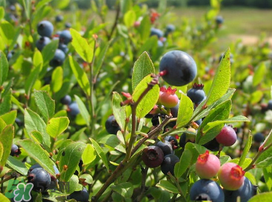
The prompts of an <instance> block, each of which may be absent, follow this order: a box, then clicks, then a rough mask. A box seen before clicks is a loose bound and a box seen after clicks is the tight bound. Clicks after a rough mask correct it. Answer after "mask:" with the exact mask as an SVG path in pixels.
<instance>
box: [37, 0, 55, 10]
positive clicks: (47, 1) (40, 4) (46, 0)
mask: <svg viewBox="0 0 272 202" xmlns="http://www.w3.org/2000/svg"><path fill="white" fill-rule="evenodd" d="M50 1H52V0H41V1H39V2H38V3H37V5H36V6H35V8H36V10H39V9H40V8H41V7H43V6H44V5H46V4H48V3H49V2H50Z"/></svg>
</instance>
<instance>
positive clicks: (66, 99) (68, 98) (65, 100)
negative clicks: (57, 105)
mask: <svg viewBox="0 0 272 202" xmlns="http://www.w3.org/2000/svg"><path fill="white" fill-rule="evenodd" d="M60 102H61V104H64V105H69V104H71V102H72V98H71V96H70V95H65V96H64V97H63V98H61V100H60Z"/></svg>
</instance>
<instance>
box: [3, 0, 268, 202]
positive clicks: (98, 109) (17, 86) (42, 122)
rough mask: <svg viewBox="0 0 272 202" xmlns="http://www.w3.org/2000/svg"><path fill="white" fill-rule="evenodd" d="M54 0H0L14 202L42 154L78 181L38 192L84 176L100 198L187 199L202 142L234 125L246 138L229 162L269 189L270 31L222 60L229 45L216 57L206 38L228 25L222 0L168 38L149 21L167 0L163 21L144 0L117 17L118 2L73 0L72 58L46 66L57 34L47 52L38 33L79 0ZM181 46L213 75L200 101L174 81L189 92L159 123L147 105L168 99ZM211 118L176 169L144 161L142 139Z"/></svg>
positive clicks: (77, 186) (61, 196) (43, 160)
mask: <svg viewBox="0 0 272 202" xmlns="http://www.w3.org/2000/svg"><path fill="white" fill-rule="evenodd" d="M3 2H5V1H3ZM50 2H51V1H50V0H43V1H30V0H22V1H18V2H16V1H15V2H13V1H11V2H10V3H12V5H15V10H11V9H10V7H9V6H11V5H9V4H8V3H9V2H7V4H5V3H3V5H1V6H2V7H0V19H1V23H0V50H1V51H0V92H1V93H0V157H1V158H0V159H1V161H0V168H1V174H0V175H1V177H2V178H1V192H2V193H4V194H0V200H1V201H4V202H5V201H9V200H8V199H7V197H6V196H5V193H6V192H7V191H10V190H8V184H9V180H12V179H13V178H14V177H16V178H18V179H20V180H22V181H24V182H27V178H26V176H27V173H28V169H29V168H30V167H31V166H32V165H34V164H36V163H38V164H40V165H41V166H42V167H43V168H44V169H45V170H46V171H47V172H49V173H50V174H51V175H53V176H55V177H56V178H57V179H58V180H59V183H66V184H67V183H68V184H69V189H64V190H63V189H61V188H60V186H59V185H58V186H57V187H56V190H48V193H47V195H43V194H42V193H38V192H34V191H33V192H32V197H33V199H35V200H37V201H42V200H44V199H45V198H47V199H48V200H50V201H64V200H66V198H67V196H69V195H70V194H71V193H73V192H74V191H78V190H82V187H86V188H87V190H88V191H89V194H90V200H93V201H132V200H135V201H150V200H153V201H169V200H170V199H171V200H172V201H182V200H183V201H188V200H189V196H188V195H189V190H190V187H191V186H192V184H193V183H194V182H195V181H196V180H197V179H198V177H197V175H196V174H195V171H194V164H195V162H196V159H197V156H198V155H199V154H201V153H203V152H204V151H206V148H205V147H204V146H203V145H204V144H205V143H207V142H209V141H210V140H212V139H213V138H214V137H215V136H216V135H217V134H218V133H219V131H220V130H221V128H222V127H223V125H224V124H233V125H234V126H235V127H237V128H238V129H241V130H240V132H239V133H238V135H239V138H240V140H239V143H238V144H236V145H234V146H233V147H231V148H223V150H222V151H220V160H221V163H222V164H223V163H225V162H227V161H233V162H236V163H237V164H239V165H240V166H241V167H242V168H243V169H245V170H246V171H247V172H246V176H247V177H248V178H249V179H250V180H251V181H252V183H253V184H255V185H258V186H259V192H260V194H258V195H257V196H256V197H253V198H252V200H251V201H252V202H254V201H259V200H263V201H264V202H265V201H268V200H269V197H270V196H269V195H271V193H270V192H269V191H271V190H272V184H271V180H270V179H271V172H272V170H271V157H270V150H271V147H270V146H271V137H270V136H271V135H270V133H269V131H270V128H269V123H270V122H271V118H270V117H271V111H270V110H264V107H262V106H263V105H264V104H267V103H268V101H269V100H270V86H271V84H272V81H271V79H270V78H269V71H271V69H270V67H269V65H270V63H269V60H270V58H269V53H270V49H269V46H268V45H267V44H265V43H263V42H262V41H260V44H259V46H256V47H254V48H252V47H245V46H243V45H241V44H240V43H239V42H236V43H234V44H231V46H230V49H229V50H227V51H226V53H225V57H222V59H221V62H220V64H219V62H218V58H219V56H220V55H221V53H218V54H217V55H216V56H214V55H213V54H212V52H211V51H210V50H207V49H205V48H206V46H207V45H208V44H210V43H212V42H213V41H215V40H216V33H217V32H218V31H220V29H219V27H217V26H216V24H215V22H214V18H215V17H216V15H217V14H218V13H219V8H220V3H219V2H220V1H215V0H213V1H211V9H210V11H209V12H208V13H207V14H206V15H205V16H204V18H203V21H202V22H201V24H200V25H197V24H194V23H191V22H190V19H185V20H183V21H182V22H181V24H179V26H177V29H176V30H175V31H174V32H173V33H171V34H169V35H167V36H165V40H166V42H164V44H163V45H162V46H161V45H159V43H158V40H160V39H158V37H157V36H155V35H154V36H150V30H151V28H152V27H157V28H161V29H164V28H165V27H166V24H165V23H164V21H165V20H166V19H167V20H169V18H167V16H168V15H169V11H167V9H166V7H165V5H166V3H165V2H166V1H160V6H159V12H160V17H159V18H158V19H156V20H155V21H151V20H150V15H151V13H152V12H153V13H154V11H152V10H150V9H149V8H148V7H147V6H146V5H144V4H143V5H141V6H140V5H138V4H137V3H136V2H135V1H132V0H120V1H116V10H115V11H114V12H116V15H115V17H114V18H115V20H114V21H113V22H112V23H110V24H108V23H107V22H108V20H107V16H108V15H111V14H112V13H109V9H108V7H107V6H106V4H104V3H103V1H98V3H97V2H96V3H95V2H94V1H92V8H91V9H90V10H87V11H86V12H81V11H78V10H77V8H76V4H73V5H72V6H70V11H68V12H71V13H73V18H72V17H71V15H70V14H67V15H65V14H64V19H65V20H67V21H69V22H71V24H72V28H70V33H71V35H72V39H73V40H72V42H71V43H70V44H69V46H68V48H69V51H68V53H66V54H67V57H66V59H65V61H64V63H63V65H62V66H59V67H56V68H53V69H51V70H50V71H48V67H49V62H50V60H51V59H52V58H53V57H54V53H55V50H56V49H57V47H58V39H56V40H52V41H51V42H50V43H49V44H48V45H46V46H45V47H44V48H43V50H42V51H39V50H38V49H37V48H36V47H35V42H36V40H37V39H38V37H39V36H38V33H37V31H36V27H37V24H38V23H39V22H40V21H41V20H44V19H47V20H49V21H51V22H54V17H55V16H56V15H57V14H60V13H64V12H63V11H62V10H58V9H63V8H65V6H67V2H68V3H69V1H55V2H54V6H55V7H52V5H51V4H50ZM58 2H59V3H58ZM90 16H92V17H90ZM111 17H112V16H111ZM136 21H140V25H139V26H134V23H135V22H136ZM166 23H169V24H170V23H171V22H166ZM53 24H54V28H55V30H58V29H63V28H64V21H63V22H54V23H53ZM55 32H57V31H55ZM173 49H182V50H183V51H186V52H189V53H190V54H191V55H193V56H194V59H195V60H196V63H197V64H198V75H197V79H198V81H201V82H202V83H203V84H204V90H205V92H207V99H206V100H205V101H204V102H202V103H201V104H200V105H198V106H197V107H196V108H195V109H194V107H193V103H192V101H191V100H190V99H189V98H188V97H187V96H186V92H187V88H189V87H190V85H192V84H188V85H187V86H182V87H175V88H177V89H178V91H177V95H178V97H179V99H180V104H179V106H180V107H179V109H178V111H179V113H178V116H177V117H176V118H173V117H172V116H171V114H166V115H167V116H166V118H165V119H164V120H162V121H161V122H160V124H159V125H158V126H156V127H153V126H152V123H151V120H150V118H147V117H146V115H147V114H148V113H149V112H150V111H151V110H152V108H153V107H154V106H155V105H156V103H157V101H158V98H159V91H160V86H162V85H167V84H166V83H164V81H163V80H162V79H161V78H158V77H157V76H156V75H158V69H159V68H158V63H159V61H160V58H161V56H162V54H164V53H165V52H167V51H169V50H173ZM230 52H231V53H230ZM231 55H232V56H233V59H234V62H233V63H232V64H231V62H230V60H229V59H230V58H231ZM236 72H239V74H237V73H236ZM48 78H50V82H48ZM235 89H237V90H235ZM123 91H126V92H128V93H131V97H130V98H129V100H124V99H123V96H122V95H121V92H123ZM65 95H70V96H71V97H72V99H73V101H74V102H76V103H77V105H78V108H79V111H80V113H79V114H78V115H77V116H75V117H74V116H70V114H69V110H71V109H69V107H68V106H67V105H64V104H62V103H61V99H62V98H63V97H64V96H65ZM121 103H123V104H124V103H126V105H121ZM241 109H245V110H241ZM264 111H266V113H264ZM111 114H113V115H114V117H115V119H116V122H117V123H118V125H119V127H120V130H119V131H118V133H117V134H116V135H115V134H108V133H107V131H106V130H105V127H104V125H105V122H106V120H107V118H108V117H109V115H111ZM243 115H244V116H243ZM204 117H205V119H204V120H203V123H202V124H201V125H200V126H199V127H197V126H196V129H197V132H196V133H194V134H192V135H194V136H195V139H196V141H195V143H187V144H186V146H185V147H184V148H179V149H177V150H176V151H175V152H176V155H178V156H179V158H180V161H179V163H177V164H176V165H175V169H174V175H173V176H172V175H167V176H166V175H164V174H163V173H162V172H161V171H160V170H159V169H157V168H154V169H147V168H146V167H145V165H144V164H143V163H142V162H141V152H142V150H143V149H144V148H145V147H146V146H147V145H149V144H153V143H154V140H155V139H163V138H164V137H165V136H166V135H173V136H180V135H181V134H182V133H183V132H184V131H188V128H189V126H191V125H193V123H194V122H195V121H197V120H199V119H201V118H204ZM246 117H247V118H246ZM169 122H176V125H175V127H173V128H171V129H170V130H164V128H165V126H166V125H167V124H168V123H169ZM251 131H253V132H260V131H261V132H263V133H264V134H265V136H266V140H265V142H264V143H263V144H262V146H261V149H258V148H259V146H260V145H258V144H255V143H254V142H252V135H251V133H252V132H251ZM12 144H17V145H19V147H20V150H21V154H20V155H19V156H11V155H10V151H11V147H12ZM256 149H257V152H256ZM188 159H190V161H189V160H188ZM54 167H57V168H58V170H59V174H58V175H56V173H55V170H54ZM253 168H254V169H253ZM262 178H264V182H265V183H263V182H262V180H261V179H262ZM263 192H267V193H263ZM42 198H43V199H42ZM254 198H255V199H254ZM260 198H261V199H260Z"/></svg>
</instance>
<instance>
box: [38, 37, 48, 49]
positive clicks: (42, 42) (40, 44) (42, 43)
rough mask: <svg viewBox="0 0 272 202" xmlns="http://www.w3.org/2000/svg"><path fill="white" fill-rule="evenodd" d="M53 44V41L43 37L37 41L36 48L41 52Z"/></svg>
mask: <svg viewBox="0 0 272 202" xmlns="http://www.w3.org/2000/svg"><path fill="white" fill-rule="evenodd" d="M50 42H51V39H50V38H48V37H46V36H41V37H40V38H39V39H38V40H37V41H36V47H37V49H38V50H39V51H42V49H43V48H44V47H45V46H46V45H47V44H49V43H50Z"/></svg>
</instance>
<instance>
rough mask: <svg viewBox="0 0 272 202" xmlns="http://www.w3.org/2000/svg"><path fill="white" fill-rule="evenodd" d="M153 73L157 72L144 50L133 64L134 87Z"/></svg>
mask: <svg viewBox="0 0 272 202" xmlns="http://www.w3.org/2000/svg"><path fill="white" fill-rule="evenodd" d="M152 73H155V69H154V65H153V63H152V61H151V59H150V57H149V56H148V54H147V52H143V53H142V55H140V57H139V58H138V60H136V62H135V63H134V66H133V74H132V89H135V88H136V86H137V85H138V84H139V83H140V82H141V81H142V79H143V78H145V77H146V76H147V75H149V74H152Z"/></svg>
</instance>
